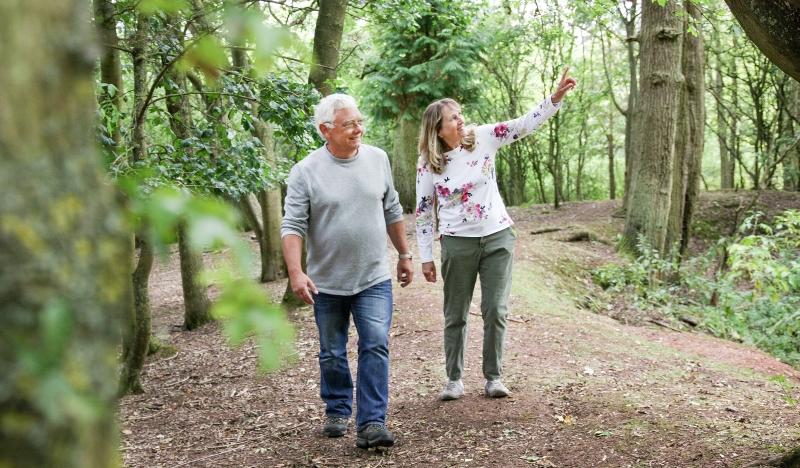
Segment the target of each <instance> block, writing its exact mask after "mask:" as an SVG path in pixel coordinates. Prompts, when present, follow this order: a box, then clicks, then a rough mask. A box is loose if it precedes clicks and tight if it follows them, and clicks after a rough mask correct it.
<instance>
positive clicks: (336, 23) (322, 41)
mask: <svg viewBox="0 0 800 468" xmlns="http://www.w3.org/2000/svg"><path fill="white" fill-rule="evenodd" d="M346 10H347V0H320V1H319V14H318V15H317V25H316V27H315V28H314V50H313V55H312V63H311V72H310V73H309V75H308V82H309V83H311V84H313V85H314V87H315V88H317V90H318V91H319V92H320V93H322V95H323V96H327V95H328V94H331V93H333V91H334V86H333V84H334V81H335V80H336V68H337V67H338V65H339V52H340V48H341V44H342V31H344V19H345V12H346Z"/></svg>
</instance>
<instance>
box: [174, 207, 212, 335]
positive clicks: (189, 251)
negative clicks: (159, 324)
mask: <svg viewBox="0 0 800 468" xmlns="http://www.w3.org/2000/svg"><path fill="white" fill-rule="evenodd" d="M178 252H179V253H180V263H181V285H182V286H183V307H184V315H183V327H184V328H185V329H187V330H194V329H195V328H197V327H199V326H201V325H204V324H206V323H208V322H210V321H211V301H210V300H209V299H208V293H207V292H206V286H205V285H204V284H202V283H201V282H200V281H199V276H200V272H201V271H203V256H202V255H201V253H200V252H197V251H196V250H195V249H193V248H192V246H191V245H190V243H189V239H188V237H187V235H186V225H185V223H183V222H181V223H178Z"/></svg>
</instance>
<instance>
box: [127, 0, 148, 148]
mask: <svg viewBox="0 0 800 468" xmlns="http://www.w3.org/2000/svg"><path fill="white" fill-rule="evenodd" d="M148 37H149V28H148V20H147V18H146V17H144V16H143V15H141V14H137V15H136V32H135V34H134V37H133V48H132V49H133V51H132V55H133V57H132V58H133V119H132V120H133V132H132V134H133V136H132V140H131V146H133V161H137V162H138V161H144V160H145V158H146V156H147V139H146V138H145V131H144V124H145V119H137V118H136V116H137V115H139V113H141V112H142V109H143V108H144V105H145V102H144V101H145V99H146V93H147V90H146V89H145V88H146V86H147V68H146V66H147V64H146V61H145V58H146V53H147V40H148Z"/></svg>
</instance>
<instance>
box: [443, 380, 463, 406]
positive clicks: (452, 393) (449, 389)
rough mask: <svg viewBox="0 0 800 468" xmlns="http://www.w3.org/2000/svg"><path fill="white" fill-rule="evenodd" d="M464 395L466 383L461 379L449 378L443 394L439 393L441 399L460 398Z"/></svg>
mask: <svg viewBox="0 0 800 468" xmlns="http://www.w3.org/2000/svg"><path fill="white" fill-rule="evenodd" d="M462 396H464V383H463V382H461V379H458V380H448V381H447V383H446V384H445V385H444V390H442V394H441V395H439V399H440V400H444V401H447V400H458V399H459V398H461V397H462Z"/></svg>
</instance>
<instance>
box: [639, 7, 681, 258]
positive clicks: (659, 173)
mask: <svg viewBox="0 0 800 468" xmlns="http://www.w3.org/2000/svg"><path fill="white" fill-rule="evenodd" d="M678 8H679V7H678V5H677V3H676V2H675V1H672V0H670V1H668V2H667V3H666V5H665V6H664V7H661V6H659V5H658V4H656V3H654V2H644V4H643V6H642V32H641V37H642V44H641V57H640V80H641V81H640V86H639V89H640V95H639V102H638V104H637V108H636V115H635V119H634V124H635V125H634V137H635V138H634V143H633V146H632V150H633V152H632V158H633V168H634V171H633V173H632V179H631V198H630V205H629V206H628V212H627V216H626V220H625V232H624V235H625V238H626V240H627V242H628V243H629V245H630V246H635V245H636V243H637V241H638V237H639V235H643V236H644V238H645V240H646V241H647V242H648V243H649V245H650V246H651V247H653V248H655V249H658V250H659V251H660V252H664V249H665V246H666V244H665V242H666V238H667V223H668V220H669V213H670V199H671V198H670V195H671V191H672V165H673V157H674V151H675V130H676V126H677V120H678V107H679V96H680V93H681V89H682V87H683V74H682V73H681V48H682V36H683V34H682V33H683V27H682V24H681V20H680V19H679V18H678V16H677V12H678Z"/></svg>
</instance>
